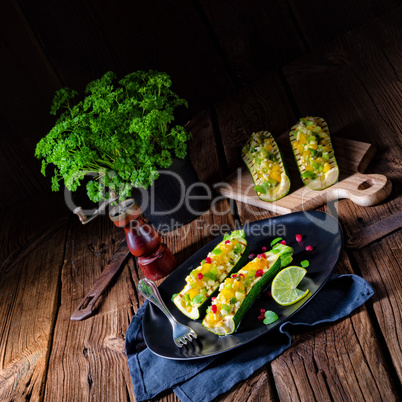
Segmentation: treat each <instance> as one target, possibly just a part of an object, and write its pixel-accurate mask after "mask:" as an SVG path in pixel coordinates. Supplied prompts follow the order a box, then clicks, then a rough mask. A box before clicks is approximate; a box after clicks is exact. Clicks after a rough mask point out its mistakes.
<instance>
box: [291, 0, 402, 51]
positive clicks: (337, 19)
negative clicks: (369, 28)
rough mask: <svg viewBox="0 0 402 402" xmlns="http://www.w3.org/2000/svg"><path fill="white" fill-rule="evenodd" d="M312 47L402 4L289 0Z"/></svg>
mask: <svg viewBox="0 0 402 402" xmlns="http://www.w3.org/2000/svg"><path fill="white" fill-rule="evenodd" d="M289 4H290V8H291V10H292V12H293V14H294V16H295V19H296V21H297V23H298V25H299V26H300V29H301V32H302V35H303V37H304V38H305V40H306V42H307V44H308V46H310V48H311V49H315V48H317V47H319V46H321V45H323V44H324V43H326V42H328V41H330V40H332V39H335V38H337V37H338V36H341V35H343V34H345V33H346V32H348V31H349V30H351V29H353V28H356V27H359V26H360V25H363V24H365V23H368V22H370V21H372V20H374V19H375V18H377V17H378V16H381V15H383V14H385V13H387V12H389V11H390V10H393V9H395V8H397V7H398V6H399V2H398V1H396V0H386V1H379V0H369V1H359V0H354V1H347V0H344V1H337V2H336V3H327V2H321V1H316V0H312V1H303V2H299V1H295V0H290V1H289Z"/></svg>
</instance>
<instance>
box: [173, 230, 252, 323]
mask: <svg viewBox="0 0 402 402" xmlns="http://www.w3.org/2000/svg"><path fill="white" fill-rule="evenodd" d="M247 257H248V247H247V241H246V238H245V234H244V230H236V231H233V232H231V233H230V234H228V233H227V234H225V236H224V238H223V240H222V241H221V242H220V243H219V244H218V245H217V246H216V247H215V248H214V249H213V250H212V251H211V252H209V253H208V255H207V256H206V258H205V259H204V260H203V261H202V262H201V264H200V265H199V266H198V267H197V268H195V269H193V270H192V271H191V272H190V274H189V275H188V276H187V277H186V285H185V286H184V288H183V290H182V291H181V292H180V293H178V294H177V295H174V296H173V302H174V304H175V305H176V306H177V308H178V309H179V310H180V311H181V312H182V313H183V314H185V315H186V316H188V317H190V318H191V319H193V320H197V319H198V318H200V317H201V316H202V315H203V314H204V313H205V310H206V309H207V307H208V305H209V300H210V298H211V297H212V296H213V295H214V294H216V293H217V292H218V288H219V285H220V284H221V283H222V282H223V281H224V280H225V278H226V277H227V276H229V275H230V274H232V273H233V272H236V271H237V270H239V269H240V268H241V267H242V266H243V265H244V264H246V262H247Z"/></svg>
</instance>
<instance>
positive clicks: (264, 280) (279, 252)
mask: <svg viewBox="0 0 402 402" xmlns="http://www.w3.org/2000/svg"><path fill="white" fill-rule="evenodd" d="M264 254H265V256H266V257H267V259H269V258H271V257H272V256H273V255H276V257H277V258H276V260H275V262H274V263H273V264H272V265H271V266H270V267H269V268H268V270H267V272H265V274H264V275H263V276H262V277H260V279H259V280H258V281H257V282H256V283H255V284H254V285H253V286H252V288H251V290H250V291H249V292H248V294H247V295H246V297H245V299H244V300H243V301H242V302H241V305H240V307H239V309H238V310H237V311H236V312H235V314H234V315H233V318H232V319H228V321H230V320H231V322H230V327H231V328H229V329H228V330H227V331H226V332H225V333H223V334H222V333H220V332H221V331H219V330H217V329H216V328H214V327H211V326H209V325H208V322H207V319H206V318H207V316H206V317H205V318H204V320H203V322H202V325H203V326H204V328H205V329H207V330H208V331H209V332H212V333H213V334H215V335H219V336H226V335H230V334H233V333H234V332H236V331H237V329H238V328H239V325H240V323H241V321H242V319H243V318H244V316H245V315H246V313H247V311H248V310H249V308H250V307H251V306H252V305H253V303H254V302H255V301H256V299H257V298H258V296H259V295H260V294H261V292H262V291H263V290H264V289H265V288H266V287H267V285H268V284H269V283H270V281H271V280H272V279H273V278H274V277H275V275H276V274H277V273H278V272H279V271H280V269H281V268H283V267H285V266H287V265H288V264H290V262H291V261H292V254H293V248H291V247H289V246H286V245H283V244H277V245H275V246H274V247H273V249H272V250H270V251H268V252H266V253H264ZM257 258H259V257H258V256H257V257H256V258H255V259H254V260H253V261H251V262H250V263H249V264H247V265H246V266H245V267H243V268H242V269H241V270H240V271H238V273H241V272H245V271H247V267H248V266H250V264H252V263H253V262H254V261H255V260H256V259H257ZM224 283H225V282H224ZM224 283H222V284H221V286H220V289H221V291H222V289H223V288H224ZM217 299H219V296H218V298H217ZM218 328H221V327H218Z"/></svg>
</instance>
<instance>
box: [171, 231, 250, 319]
mask: <svg viewBox="0 0 402 402" xmlns="http://www.w3.org/2000/svg"><path fill="white" fill-rule="evenodd" d="M239 237H241V238H242V240H243V242H244V243H245V248H244V251H243V252H242V254H241V257H240V259H239V260H238V261H237V263H236V264H235V265H234V266H233V267H232V269H231V270H230V271H229V272H228V273H227V275H226V277H225V278H224V279H223V280H222V281H219V278H218V283H217V285H216V288H215V290H214V291H213V292H212V293H211V294H210V295H209V296H208V297H207V298H206V299H205V300H204V301H203V302H202V304H200V305H199V306H198V307H197V309H196V312H195V314H192V313H191V312H190V313H189V312H187V311H186V310H185V309H184V308H182V306H181V304H180V302H181V300H182V298H181V297H180V294H182V293H184V290H185V289H186V286H187V285H188V283H189V282H188V280H187V278H186V286H185V287H184V288H183V290H182V291H181V292H180V293H179V294H178V295H177V296H176V297H174V299H173V302H174V304H175V305H176V307H177V308H178V309H179V310H180V311H181V312H182V313H183V314H184V315H186V316H187V317H189V318H191V319H193V320H198V319H199V318H200V317H203V316H204V315H205V312H206V310H207V308H208V306H209V304H210V301H211V298H212V297H214V296H216V295H217V294H218V293H219V285H220V283H222V282H223V281H224V280H225V279H226V278H227V277H228V276H230V275H232V274H233V273H235V272H237V271H238V270H239V269H240V268H241V267H242V266H244V265H245V264H246V263H247V260H248V255H249V249H248V245H247V240H246V238H245V234H244V231H243V230H236V231H233V232H231V234H230V235H229V236H225V238H224V239H223V240H222V241H221V242H220V243H218V244H217V245H216V246H215V248H214V249H213V250H212V251H211V253H213V251H214V250H216V249H217V248H219V246H221V245H222V244H223V243H225V241H227V240H231V239H234V238H239ZM198 268H200V266H199V267H197V268H195V269H194V270H192V271H191V273H192V272H194V271H196V270H198ZM191 273H190V274H189V275H191Z"/></svg>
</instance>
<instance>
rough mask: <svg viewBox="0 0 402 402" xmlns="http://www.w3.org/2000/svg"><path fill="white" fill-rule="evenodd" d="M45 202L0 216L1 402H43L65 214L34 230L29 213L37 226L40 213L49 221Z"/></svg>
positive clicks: (60, 262) (23, 206) (4, 212)
mask: <svg viewBox="0 0 402 402" xmlns="http://www.w3.org/2000/svg"><path fill="white" fill-rule="evenodd" d="M48 199H49V197H40V198H38V199H36V200H30V202H26V203H24V204H20V205H18V206H16V207H14V208H8V209H6V210H4V211H3V212H2V217H3V220H2V227H3V228H7V235H6V234H5V233H4V232H2V235H3V239H2V241H1V245H2V247H1V255H2V258H1V260H2V265H1V268H0V311H1V312H2V314H0V400H1V401H7V400H14V399H15V400H18V399H20V398H24V399H32V400H40V399H41V398H42V397H43V389H44V385H45V381H46V372H47V363H48V356H49V353H50V349H51V344H52V339H53V328H54V321H55V317H56V313H57V305H58V292H59V285H60V271H61V266H62V265H63V259H64V244H65V241H66V236H67V226H66V225H67V222H68V220H67V214H66V213H65V212H61V213H60V211H59V214H58V215H59V219H54V220H53V223H52V222H49V221H47V222H43V221H42V222H40V221H39V220H38V221H37V222H36V225H35V220H34V219H33V218H34V216H33V215H34V214H33V211H35V213H36V214H39V216H41V217H42V220H43V216H45V215H46V213H48V217H49V218H51V217H52V212H53V211H52V210H51V209H50V211H49V203H47V202H46V201H47V200H48ZM53 200H54V197H53ZM34 201H36V202H34ZM49 212H50V213H49ZM53 218H54V216H53ZM49 250H52V252H50V253H49Z"/></svg>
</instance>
